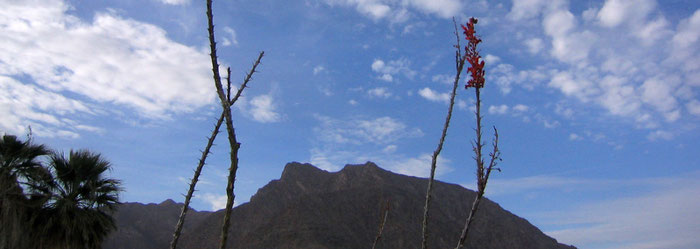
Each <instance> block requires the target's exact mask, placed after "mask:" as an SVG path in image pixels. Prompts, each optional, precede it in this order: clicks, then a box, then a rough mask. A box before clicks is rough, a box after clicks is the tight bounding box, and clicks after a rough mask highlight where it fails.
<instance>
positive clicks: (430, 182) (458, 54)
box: [422, 18, 466, 249]
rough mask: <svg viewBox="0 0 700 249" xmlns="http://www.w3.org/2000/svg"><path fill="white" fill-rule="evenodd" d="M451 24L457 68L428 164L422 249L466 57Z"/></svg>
mask: <svg viewBox="0 0 700 249" xmlns="http://www.w3.org/2000/svg"><path fill="white" fill-rule="evenodd" d="M452 22H453V23H454V26H455V36H456V37H457V45H455V48H456V51H455V64H456V67H457V72H456V74H455V79H454V84H453V86H452V94H451V95H450V105H449V107H448V109H447V117H446V118H445V124H444V126H443V128H442V135H441V136H440V141H439V142H438V146H437V149H435V151H434V152H433V158H432V161H431V162H430V180H428V189H427V190H426V194H425V206H424V208H423V242H422V248H423V249H427V248H428V220H429V219H430V212H429V211H430V203H431V199H432V191H433V182H434V181H435V168H436V167H437V158H438V156H439V155H440V152H441V151H442V146H443V144H444V143H445V137H446V136H447V128H448V127H449V126H450V120H451V119H452V110H453V109H454V104H455V96H456V95H457V86H458V85H459V77H460V75H461V74H462V70H463V68H464V61H465V60H466V56H462V49H461V46H460V45H459V32H458V30H457V22H456V21H455V20H454V18H452Z"/></svg>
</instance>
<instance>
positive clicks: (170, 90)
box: [0, 1, 215, 133]
mask: <svg viewBox="0 0 700 249" xmlns="http://www.w3.org/2000/svg"><path fill="white" fill-rule="evenodd" d="M68 9H69V6H68V5H67V4H65V3H63V2H62V1H38V2H36V1H35V2H23V1H19V2H17V1H11V2H6V3H5V4H3V8H2V9H0V16H2V17H3V18H1V19H0V26H2V27H3V32H0V75H4V76H6V77H10V78H14V79H15V80H16V82H15V83H13V86H12V87H13V88H15V90H17V89H18V87H17V85H16V83H17V82H20V83H21V84H22V85H23V88H31V90H28V91H32V92H35V93H40V94H41V95H55V94H58V93H61V94H59V95H63V96H71V97H64V98H65V101H64V102H70V103H78V102H81V103H83V104H82V105H83V106H88V105H86V104H85V102H90V103H99V104H101V105H107V106H112V107H109V108H105V109H106V110H109V109H113V108H114V107H127V108H130V109H131V110H133V111H135V112H136V113H137V114H138V115H141V116H142V117H146V118H156V119H162V118H168V117H169V116H170V115H172V114H176V113H183V112H191V111H194V110H196V109H197V108H200V107H202V106H205V105H207V104H209V103H212V101H213V100H214V97H215V96H214V94H213V92H212V91H211V89H210V88H211V86H210V85H211V83H210V80H209V79H210V75H209V74H210V69H209V66H208V64H207V61H208V56H207V54H206V53H203V52H201V51H199V50H198V49H196V48H193V47H188V46H185V45H182V44H179V43H177V42H174V41H172V40H170V39H169V38H167V36H166V32H165V31H164V30H163V29H161V28H159V27H156V26H154V25H151V24H147V23H142V22H138V21H135V20H131V19H126V18H122V17H120V16H119V15H118V14H115V13H114V12H102V13H97V14H95V16H94V17H93V18H92V21H91V22H86V21H83V20H81V19H79V18H77V17H75V16H73V15H70V14H68V13H67V11H68ZM30 41H31V42H30ZM27 51H31V53H28V52H27ZM182 61H193V62H195V63H180V62H182ZM25 75H26V76H28V77H24V76H25ZM20 76H21V77H20ZM4 81H5V82H9V81H8V80H7V79H5V80H4ZM8 84H9V83H8ZM8 87H9V86H8ZM63 93H68V94H63ZM30 96H38V95H30ZM4 97H6V98H7V97H9V95H8V94H7V93H5V95H4ZM12 98H16V96H15V97H12ZM54 99H57V98H54ZM31 101H36V102H40V101H41V100H38V99H32V100H31ZM77 106H79V105H78V104H73V109H72V111H74V112H76V113H82V114H90V115H94V114H95V113H94V112H93V113H91V112H89V111H87V108H82V107H77ZM28 108H30V109H29V110H28V113H35V114H41V115H44V116H46V118H44V120H42V122H41V124H42V125H43V126H42V127H43V128H45V129H47V130H45V133H48V131H49V130H63V131H65V130H66V127H65V126H64V124H62V123H57V122H48V123H47V122H44V121H47V120H49V119H51V118H49V117H48V116H53V118H54V119H57V118H58V117H57V116H55V115H56V112H55V111H56V110H55V109H52V108H41V107H40V106H36V105H30V106H29V107H28ZM58 114H60V113H58ZM13 115H14V116H13V117H8V118H6V119H5V118H4V119H5V120H9V119H13V120H16V121H18V122H19V123H12V124H7V125H6V126H12V127H17V126H24V125H26V124H28V123H29V122H30V121H31V120H28V119H27V117H20V116H17V115H16V114H13ZM47 115H48V116H47ZM31 122H39V121H38V120H37V119H33V121H31ZM33 127H35V126H33ZM6 129H7V128H6ZM14 129H16V128H14ZM36 131H37V132H39V130H36Z"/></svg>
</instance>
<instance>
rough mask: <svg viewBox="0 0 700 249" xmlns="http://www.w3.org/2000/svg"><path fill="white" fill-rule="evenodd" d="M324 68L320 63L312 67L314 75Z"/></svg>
mask: <svg viewBox="0 0 700 249" xmlns="http://www.w3.org/2000/svg"><path fill="white" fill-rule="evenodd" d="M325 70H326V68H325V67H323V66H321V65H318V66H315V67H314V75H318V74H319V73H321V72H323V71H325Z"/></svg>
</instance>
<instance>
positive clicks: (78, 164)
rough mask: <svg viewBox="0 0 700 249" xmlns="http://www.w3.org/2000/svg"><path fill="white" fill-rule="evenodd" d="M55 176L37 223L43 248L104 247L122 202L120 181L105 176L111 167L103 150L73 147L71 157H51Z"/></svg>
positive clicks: (114, 226) (58, 155) (59, 155)
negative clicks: (101, 154) (120, 199)
mask: <svg viewBox="0 0 700 249" xmlns="http://www.w3.org/2000/svg"><path fill="white" fill-rule="evenodd" d="M49 166H50V167H51V168H52V171H53V174H54V178H53V181H51V182H50V183H48V186H47V188H46V190H47V191H48V193H47V195H48V196H49V200H48V201H47V202H46V205H45V207H44V209H43V212H42V214H41V216H40V218H38V219H37V220H36V221H35V222H34V224H35V226H36V228H37V229H39V230H40V232H41V235H42V236H41V239H40V240H41V242H40V244H41V248H86V249H89V248H101V245H102V241H103V240H104V239H105V238H106V236H107V235H108V234H109V233H110V232H112V231H113V230H115V229H116V225H115V222H114V219H113V218H112V216H111V215H110V213H111V212H113V211H114V209H115V208H116V206H117V205H118V204H119V191H121V188H120V181H119V180H115V179H111V178H106V177H105V172H106V171H108V170H110V169H111V165H110V163H109V162H108V161H106V160H104V159H103V158H102V157H101V156H100V154H95V153H92V152H89V151H87V150H79V151H72V150H71V152H70V154H69V157H68V158H65V156H64V155H63V154H62V153H60V154H59V153H54V154H53V155H52V156H51V157H50V159H49Z"/></svg>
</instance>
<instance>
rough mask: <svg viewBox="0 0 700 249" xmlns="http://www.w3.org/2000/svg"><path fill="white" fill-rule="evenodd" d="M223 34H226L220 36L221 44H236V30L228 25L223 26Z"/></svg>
mask: <svg viewBox="0 0 700 249" xmlns="http://www.w3.org/2000/svg"><path fill="white" fill-rule="evenodd" d="M224 34H226V35H228V36H225V35H224V36H221V40H222V42H221V45H223V46H224V47H226V46H230V45H231V44H233V45H236V46H238V39H237V38H236V31H235V30H233V29H232V28H230V27H224Z"/></svg>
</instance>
